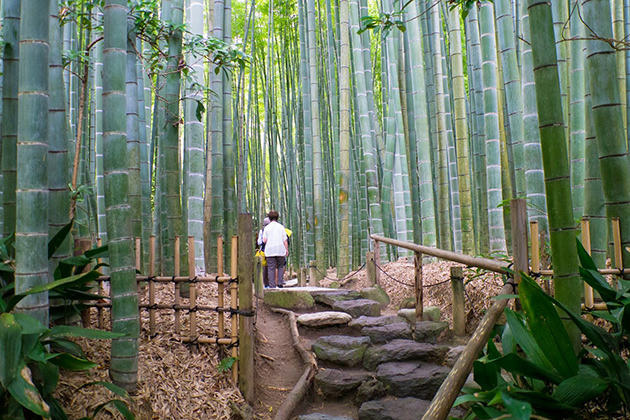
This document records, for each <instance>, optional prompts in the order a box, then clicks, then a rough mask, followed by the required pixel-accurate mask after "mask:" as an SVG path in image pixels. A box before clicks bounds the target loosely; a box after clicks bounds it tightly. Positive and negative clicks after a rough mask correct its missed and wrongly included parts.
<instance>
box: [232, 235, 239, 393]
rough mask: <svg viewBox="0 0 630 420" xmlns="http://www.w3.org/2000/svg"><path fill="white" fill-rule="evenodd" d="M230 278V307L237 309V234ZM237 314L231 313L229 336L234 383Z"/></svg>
mask: <svg viewBox="0 0 630 420" xmlns="http://www.w3.org/2000/svg"><path fill="white" fill-rule="evenodd" d="M230 263H231V264H230V278H231V280H232V282H231V284H230V302H231V304H230V308H231V309H232V310H237V309H238V295H237V292H238V285H237V281H238V236H233V237H232V252H231V254H230ZM238 318H239V317H238V315H237V314H235V313H233V314H232V324H231V328H230V334H231V335H230V338H232V341H231V344H232V345H233V346H232V357H233V358H234V365H233V366H232V381H234V385H237V384H238V348H237V347H236V342H237V341H238Z"/></svg>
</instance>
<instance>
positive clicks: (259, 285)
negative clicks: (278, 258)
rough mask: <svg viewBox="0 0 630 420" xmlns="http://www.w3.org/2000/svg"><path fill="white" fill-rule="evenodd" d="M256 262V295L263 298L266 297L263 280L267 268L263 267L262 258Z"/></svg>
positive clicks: (256, 259)
mask: <svg viewBox="0 0 630 420" xmlns="http://www.w3.org/2000/svg"><path fill="white" fill-rule="evenodd" d="M255 261H256V270H255V272H256V274H255V275H254V294H255V295H256V296H257V297H260V298H262V297H263V296H265V285H264V280H263V270H264V269H265V267H263V265H262V257H255Z"/></svg>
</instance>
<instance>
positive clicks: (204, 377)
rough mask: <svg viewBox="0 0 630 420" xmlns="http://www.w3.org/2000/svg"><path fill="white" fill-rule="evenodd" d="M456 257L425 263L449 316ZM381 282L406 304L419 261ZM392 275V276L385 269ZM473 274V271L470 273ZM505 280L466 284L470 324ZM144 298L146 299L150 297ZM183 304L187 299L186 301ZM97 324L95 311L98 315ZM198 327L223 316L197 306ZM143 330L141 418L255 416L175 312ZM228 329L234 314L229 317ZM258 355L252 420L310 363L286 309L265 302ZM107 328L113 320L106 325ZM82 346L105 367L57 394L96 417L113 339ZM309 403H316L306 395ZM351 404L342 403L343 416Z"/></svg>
mask: <svg viewBox="0 0 630 420" xmlns="http://www.w3.org/2000/svg"><path fill="white" fill-rule="evenodd" d="M451 265H452V263H447V262H436V263H432V264H425V265H424V267H423V276H424V284H425V286H426V287H425V293H424V303H425V306H431V305H434V306H439V307H440V308H441V309H442V314H443V318H444V319H446V320H450V318H451V310H450V300H451V292H450V284H449V283H448V282H447V280H448V278H449V270H450V266H451ZM382 268H383V273H382V274H381V283H380V284H381V286H382V287H383V288H384V289H385V291H386V292H387V293H388V294H389V296H390V298H391V304H390V306H389V308H388V311H390V313H393V312H394V311H395V310H397V309H398V307H399V305H400V303H401V302H402V301H403V300H404V299H405V298H408V297H411V296H413V288H412V284H413V262H411V261H407V260H406V259H404V258H403V259H400V260H399V261H397V262H392V263H388V264H384V265H383V267H382ZM385 273H386V274H385ZM468 274H469V275H470V276H473V275H475V273H474V272H469V273H468ZM326 277H327V278H325V279H323V280H322V281H321V285H322V286H326V285H328V284H330V283H331V282H332V281H334V280H336V273H335V271H334V270H329V271H328V272H327V274H326ZM352 278H353V280H352V281H349V282H348V283H347V284H346V285H345V287H346V288H352V289H360V288H361V287H365V286H367V274H366V272H365V269H364V270H361V271H360V272H359V273H356V274H354V275H353V276H352ZM500 285H501V279H500V278H495V277H494V276H491V275H485V276H476V277H474V278H473V279H472V280H471V281H470V282H469V283H467V285H466V293H467V304H466V305H467V307H466V310H467V313H468V320H469V327H470V328H474V326H475V324H476V322H477V320H478V319H480V315H481V314H482V313H483V311H484V310H485V307H487V306H488V305H489V304H491V303H492V301H491V299H490V297H491V296H493V294H496V291H498V290H499V289H500ZM199 287H200V291H199V302H198V303H199V304H200V305H209V306H214V305H216V304H217V302H216V299H217V298H216V296H217V294H216V285H215V284H210V285H205V286H204V285H199ZM157 294H158V296H159V298H158V301H168V299H171V300H172V296H173V288H172V285H169V286H165V287H163V288H161V289H159V290H158V291H157ZM143 299H146V297H144V298H143ZM182 303H183V304H186V303H187V301H186V300H185V299H184V300H183V301H182ZM92 319H93V326H95V325H96V324H95V320H96V314H93V316H92ZM197 319H198V322H199V332H200V333H202V334H204V335H207V336H210V337H213V336H216V334H217V325H218V320H217V314H216V313H215V312H211V313H208V314H204V313H202V312H198V314H197ZM142 321H143V322H142V328H141V334H140V363H139V382H138V391H137V393H136V394H135V395H134V396H132V397H131V399H130V400H129V401H128V403H129V405H130V407H131V408H132V410H133V412H134V414H135V415H136V418H137V419H142V420H144V419H147V420H152V419H182V420H185V419H213V420H214V419H216V420H223V419H230V418H247V417H250V416H251V413H250V412H248V410H245V412H244V414H243V415H238V414H236V413H239V412H242V410H243V409H244V407H245V405H244V403H243V398H242V396H241V394H240V392H239V391H238V389H236V388H234V386H233V383H232V381H231V375H230V374H229V372H227V373H222V372H220V371H219V370H218V369H217V366H218V364H219V362H220V361H221V360H222V359H224V357H225V354H223V353H222V352H221V351H219V349H218V348H217V346H214V345H200V346H199V347H196V348H195V347H190V346H188V345H186V344H182V343H180V342H179V339H178V335H177V334H175V333H173V323H174V318H173V315H172V311H158V314H157V331H156V334H155V335H154V336H150V334H149V331H148V323H149V319H148V313H147V311H142ZM182 321H183V324H182V333H184V334H185V333H186V332H187V331H188V328H189V325H188V323H187V317H186V316H183V315H182ZM227 323H228V325H227V330H226V333H229V319H228V320H227ZM255 323H256V340H257V354H256V356H255V368H256V373H255V378H256V382H257V388H256V401H255V403H254V404H253V406H252V408H253V418H254V419H256V420H267V419H272V418H273V415H274V414H275V412H276V410H277V409H278V407H279V406H280V405H281V404H282V402H283V401H284V399H285V397H286V395H287V394H288V393H289V392H290V391H291V389H292V388H293V386H294V385H295V383H296V382H297V380H298V379H299V377H300V375H301V374H302V373H303V371H304V365H303V363H302V361H301V359H300V358H299V357H298V355H297V353H296V352H295V350H294V349H293V348H292V345H291V338H290V334H289V330H288V327H287V323H286V320H285V319H284V317H283V316H282V315H280V314H276V313H273V312H271V311H268V310H267V309H265V308H263V307H262V305H258V310H257V314H256V318H255ZM105 328H108V325H105ZM83 344H84V345H83V347H84V348H85V350H86V354H87V356H88V358H90V360H93V361H95V362H97V363H99V367H97V368H94V369H92V370H91V371H89V372H88V373H87V374H85V373H76V372H63V373H62V377H61V380H60V386H59V388H58V391H57V392H56V396H57V397H58V399H59V400H60V401H61V403H62V405H63V406H64V407H67V411H68V415H69V418H70V419H79V418H82V417H84V416H88V415H92V413H93V410H94V408H95V407H96V406H98V404H100V403H102V402H105V401H107V400H110V399H112V398H115V397H116V396H115V395H113V394H112V393H110V392H109V391H107V390H106V389H104V388H103V387H98V386H88V387H81V386H82V385H83V384H85V383H87V382H90V381H96V380H101V381H102V380H105V381H106V380H108V373H107V366H108V361H109V343H108V342H107V341H91V342H87V341H84V342H83ZM304 403H305V404H315V403H316V402H310V401H305V402H304ZM344 410H346V407H343V406H340V407H339V412H340V413H339V414H343V413H344ZM112 418H121V417H120V416H119V415H117V414H115V412H114V411H113V410H105V412H102V413H101V414H99V415H98V416H97V417H96V419H97V420H99V419H112Z"/></svg>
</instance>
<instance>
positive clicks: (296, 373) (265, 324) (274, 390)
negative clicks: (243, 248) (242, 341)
mask: <svg viewBox="0 0 630 420" xmlns="http://www.w3.org/2000/svg"><path fill="white" fill-rule="evenodd" d="M257 311H258V313H257V316H256V327H255V333H256V353H255V354H254V366H255V377H254V380H255V383H256V397H255V404H254V406H253V408H254V413H255V414H256V418H258V419H272V418H273V416H274V415H275V413H276V411H277V409H278V407H279V406H280V405H281V404H282V403H283V402H284V399H285V398H286V396H287V394H288V393H289V392H291V390H292V389H293V386H294V385H295V384H296V383H297V381H298V380H299V379H300V376H301V375H302V373H303V371H304V365H303V363H302V360H301V359H300V356H299V355H298V353H297V352H296V351H295V350H294V349H293V346H292V344H291V333H290V332H289V327H288V324H287V320H286V319H285V317H284V316H283V315H280V314H277V313H275V312H272V311H270V310H269V308H267V306H266V305H263V304H262V302H260V301H259V305H258V308H257Z"/></svg>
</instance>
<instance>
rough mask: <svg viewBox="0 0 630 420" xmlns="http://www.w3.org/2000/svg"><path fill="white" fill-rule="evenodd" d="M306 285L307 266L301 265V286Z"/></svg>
mask: <svg viewBox="0 0 630 420" xmlns="http://www.w3.org/2000/svg"><path fill="white" fill-rule="evenodd" d="M304 286H306V267H300V287H304Z"/></svg>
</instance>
